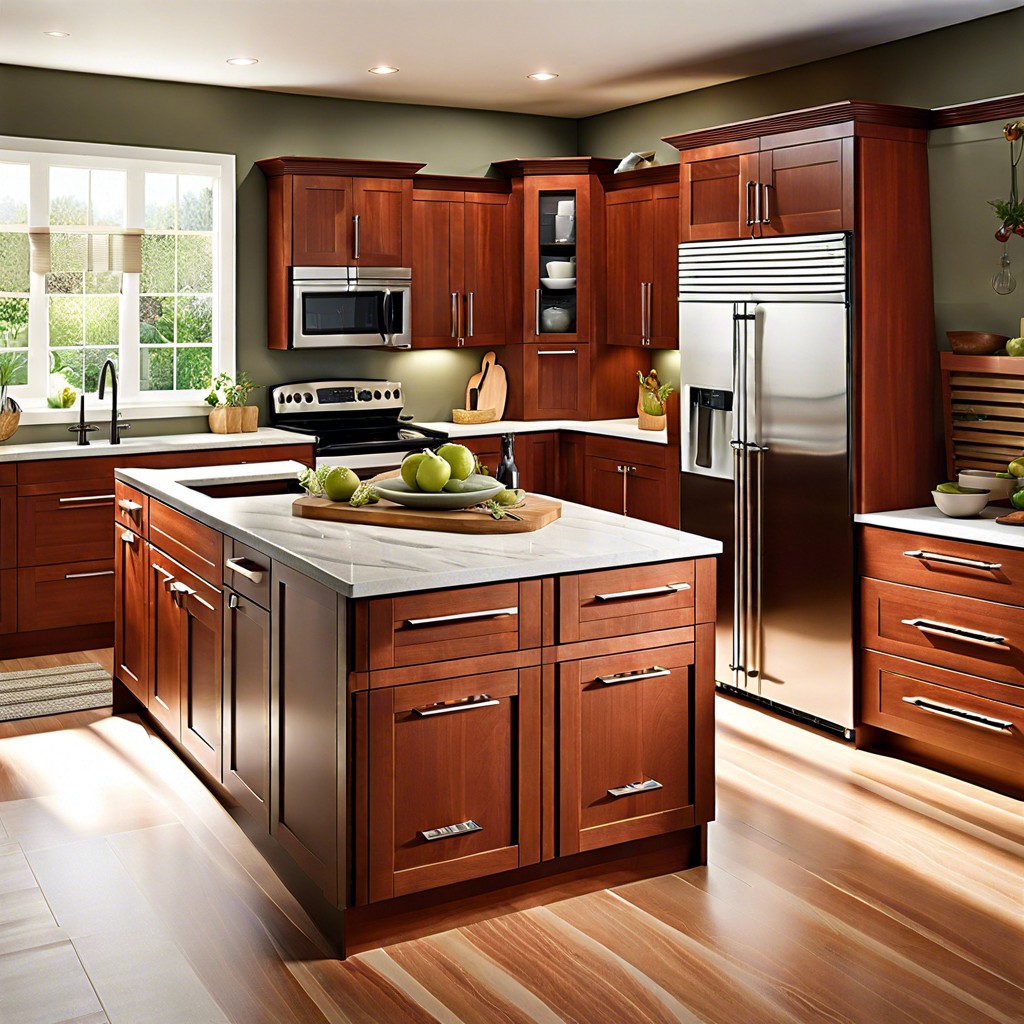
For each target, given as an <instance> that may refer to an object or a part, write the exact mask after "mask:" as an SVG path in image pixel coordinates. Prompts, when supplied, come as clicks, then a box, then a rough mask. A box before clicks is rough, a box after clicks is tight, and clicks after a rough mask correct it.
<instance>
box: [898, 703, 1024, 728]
mask: <svg viewBox="0 0 1024 1024" xmlns="http://www.w3.org/2000/svg"><path fill="white" fill-rule="evenodd" d="M903 700H904V701H905V702H906V703H907V704H913V705H914V707H915V708H920V709H921V710H922V711H930V712H931V713H932V714H933V715H944V716H945V717H947V718H955V719H956V720H957V721H958V722H963V723H964V724H965V725H977V726H979V727H980V728H982V729H992V730H993V731H995V732H1007V731H1008V730H1010V729H1012V728H1013V722H1004V721H1003V719H1001V718H989V717H988V715H979V714H978V712H977V711H968V710H967V709H966V708H958V707H954V706H953V705H952V704H937V703H936V702H935V701H933V700H928V699H927V698H926V697H904V698H903Z"/></svg>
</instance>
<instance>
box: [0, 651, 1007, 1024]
mask: <svg viewBox="0 0 1024 1024" xmlns="http://www.w3.org/2000/svg"><path fill="white" fill-rule="evenodd" d="M70 660H80V661H96V660H101V661H103V660H105V661H106V663H107V664H108V665H109V653H108V652H85V653H84V654H83V655H81V656H79V657H78V658H77V659H75V658H71V659H70ZM56 661H57V660H56V659H47V660H45V661H42V660H37V661H35V662H29V661H21V662H17V663H15V662H6V663H0V670H12V669H17V668H25V667H31V666H32V665H33V664H41V665H49V664H54V663H56ZM718 718H719V725H718V736H719V763H718V799H719V814H718V820H717V821H716V822H715V823H714V824H713V825H712V826H711V830H710V864H709V866H708V867H707V868H699V869H695V870H691V871H687V872H684V873H681V874H678V875H668V876H665V877H663V878H657V879H652V880H649V881H645V882H638V883H634V884H631V885H627V886H623V887H622V888H619V889H615V890H611V891H607V892H601V893H595V894H592V895H588V896H581V897H577V898H575V899H571V900H566V901H565V902H562V903H558V904H554V905H551V906H548V907H546V908H541V909H533V910H526V911H522V912H520V913H516V914H511V915H508V916H505V917H502V918H499V919H496V920H492V921H490V922H487V923H483V924H477V925H473V926H470V927H467V928H464V929H459V930H456V931H451V932H446V933H444V934H441V935H437V936H433V937H431V938H429V939H420V940H416V941H413V942H408V943H403V944H401V945H397V946H392V947H390V948H388V949H384V950H378V951H374V952H371V953H365V954H361V955H359V956H356V957H353V958H351V959H349V960H348V961H346V962H344V963H342V962H338V961H334V960H331V959H329V958H327V957H325V956H324V955H323V952H322V949H323V947H322V946H321V945H320V943H319V941H318V939H317V937H316V934H315V932H314V931H313V930H312V928H311V927H310V926H309V923H308V921H307V920H306V919H305V917H304V915H303V914H302V912H301V911H300V910H299V908H298V907H297V906H296V905H295V903H294V902H293V901H292V900H291V899H290V897H289V896H288V894H287V893H286V892H285V891H284V890H283V889H282V887H281V886H280V885H279V883H278V882H277V880H276V878H275V876H274V875H273V874H272V873H270V871H269V870H268V869H267V868H266V867H265V865H264V864H263V861H262V860H261V859H260V858H259V857H258V856H257V855H256V854H255V853H254V851H253V850H252V848H251V847H250V846H249V844H248V843H247V842H246V841H245V840H244V838H243V837H242V835H241V833H240V832H239V831H238V829H237V828H236V827H235V825H234V823H233V822H232V820H231V819H230V817H229V816H228V815H227V814H226V813H225V812H224V811H223V809H222V808H221V807H220V805H219V804H218V803H217V802H216V801H215V800H213V799H212V797H210V795H209V794H208V793H207V791H206V790H205V789H204V788H203V787H202V785H201V784H200V783H199V782H198V781H197V780H196V779H195V778H194V777H193V776H192V775H191V774H190V773H189V772H188V771H187V770H186V769H185V768H184V767H183V766H182V765H181V764H180V762H178V761H177V760H176V758H175V757H174V756H173V755H172V754H171V753H170V752H169V751H168V749H167V748H166V747H165V746H164V745H163V744H162V743H161V742H160V741H159V740H158V739H156V738H155V737H154V736H152V735H151V734H150V733H149V732H147V730H145V729H144V728H143V727H142V726H141V725H140V724H139V723H138V722H137V721H134V720H131V719H123V718H112V717H111V716H110V715H109V713H107V712H100V711H94V712H81V713H78V714H72V715H62V716H57V717H54V718H47V719H33V720H28V721H23V722H16V723H9V724H4V725H0V1021H2V1022H3V1024H56V1022H72V1021H73V1022H75V1024H86V1022H88V1024H94V1022H96V1024H98V1022H103V1021H109V1022H111V1024H215V1022H220V1024H223V1022H226V1021H231V1022H237V1024H264V1022H265V1024H282V1022H284V1024H287V1022H305V1021H315V1022H323V1021H331V1022H342V1021H345V1022H386V1024H405V1022H409V1024H419V1022H429V1021H441V1022H445V1024H448V1022H456V1024H457V1022H465V1024H476V1022H480V1024H491V1022H502V1024H505V1022H521V1021H527V1022H543V1024H557V1022H563V1021H564V1022H573V1021H574V1022H581V1024H604V1022H608V1024H634V1022H636V1024H641V1022H649V1021H650V1022H654V1021H658V1022H661V1021H683V1022H686V1024H696V1022H709V1024H775V1022H780V1024H782V1022H786V1024H796V1022H810V1021H815V1022H818V1021H821V1022H826V1021H827V1022H830V1024H836V1022H838V1024H846V1022H863V1024H889V1022H892V1024H905V1022H919V1024H947V1022H948V1024H981V1022H989V1021H999V1022H1003V1024H1011V1022H1016V1024H1020V1022H1021V1021H1024V923H1022V922H1024V872H1022V859H1021V857H1022V852H1024V815H1022V805H1021V804H1020V803H1019V802H1016V801H1013V800H1010V799H1008V798H1006V797H1002V796H997V795H994V794H991V793H988V792H986V791H984V790H981V789H977V788H975V787H973V786H970V785H967V784H965V783H961V782H957V781H955V780H950V779H947V778H944V777H942V776H939V775H936V774H933V773H930V772H927V771H924V770H922V769H918V768H914V767H912V766H910V765H906V764H902V763H901V762H898V761H893V760H890V759H886V758H882V757H879V756H876V755H872V754H868V753H865V752H859V751H855V750H853V749H852V748H851V747H850V746H848V745H846V744H844V743H841V742H839V741H837V740H832V739H830V738H828V737H825V736H822V735H820V734H818V733H815V732H813V731H810V730H805V729H802V728H800V727H797V726H794V725H791V724H789V723H786V722H783V721H780V720H778V719H775V718H772V717H770V716H768V715H765V714H763V713H761V712H759V711H757V710H755V709H753V708H751V707H748V706H746V705H743V704H739V703H734V702H731V701H727V700H722V699H720V700H719V707H718Z"/></svg>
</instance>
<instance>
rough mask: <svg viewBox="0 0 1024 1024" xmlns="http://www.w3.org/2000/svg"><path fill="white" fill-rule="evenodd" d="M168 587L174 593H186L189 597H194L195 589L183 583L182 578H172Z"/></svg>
mask: <svg viewBox="0 0 1024 1024" xmlns="http://www.w3.org/2000/svg"><path fill="white" fill-rule="evenodd" d="M167 589H168V590H170V591H171V592H172V593H174V594H185V595H186V596H187V597H192V595H193V594H195V591H194V590H193V589H192V588H191V587H190V586H188V584H186V583H182V582H181V580H176V579H173V578H172V579H171V581H170V582H169V583H168V586H167Z"/></svg>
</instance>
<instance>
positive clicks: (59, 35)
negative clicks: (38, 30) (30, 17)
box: [43, 32, 71, 39]
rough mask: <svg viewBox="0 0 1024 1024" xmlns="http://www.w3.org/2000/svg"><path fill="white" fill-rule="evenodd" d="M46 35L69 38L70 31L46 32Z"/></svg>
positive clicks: (52, 37) (55, 37)
mask: <svg viewBox="0 0 1024 1024" xmlns="http://www.w3.org/2000/svg"><path fill="white" fill-rule="evenodd" d="M43 35H44V36H49V37H50V38H51V39H67V37H68V36H69V35H71V33H70V32H44V33H43Z"/></svg>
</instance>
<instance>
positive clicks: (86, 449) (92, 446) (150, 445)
mask: <svg viewBox="0 0 1024 1024" xmlns="http://www.w3.org/2000/svg"><path fill="white" fill-rule="evenodd" d="M97 436H98V437H102V438H105V436H106V431H105V430H103V429H102V428H101V429H100V431H99V432H98V434H97V435H93V440H91V441H90V442H89V444H87V445H82V446H80V445H78V444H76V443H75V441H73V440H72V441H41V442H39V443H38V444H0V462H30V461H33V460H35V459H78V458H90V457H95V456H99V455H122V454H123V455H143V454H147V453H150V452H164V451H181V450H182V449H190V448H259V447H264V446H266V445H275V444H309V442H310V438H308V437H303V436H302V435H301V434H296V433H294V432H293V431H290V430H278V429H277V428H276V427H260V428H259V429H258V430H256V431H252V432H250V433H248V434H212V433H203V434H159V435H156V436H154V437H122V438H121V443H120V444H119V445H112V444H111V443H110V442H109V441H107V440H105V439H104V440H97V439H96V438H97Z"/></svg>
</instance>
